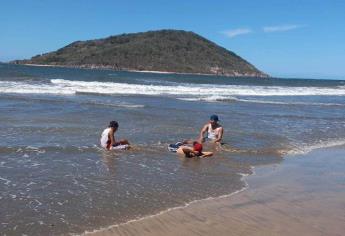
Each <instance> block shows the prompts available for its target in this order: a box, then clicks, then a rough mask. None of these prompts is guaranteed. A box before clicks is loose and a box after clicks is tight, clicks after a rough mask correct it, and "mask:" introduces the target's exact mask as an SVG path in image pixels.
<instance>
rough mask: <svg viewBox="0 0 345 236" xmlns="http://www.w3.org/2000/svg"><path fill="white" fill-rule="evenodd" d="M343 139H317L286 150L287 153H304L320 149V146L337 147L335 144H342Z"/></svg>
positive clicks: (344, 143) (344, 141)
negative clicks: (317, 140)
mask: <svg viewBox="0 0 345 236" xmlns="http://www.w3.org/2000/svg"><path fill="white" fill-rule="evenodd" d="M344 145H345V139H331V140H326V141H321V140H320V141H319V142H315V143H313V144H310V145H304V146H297V147H294V148H293V149H291V150H290V151H288V152H287V154H288V155H305V154H307V153H309V152H311V151H313V150H316V149H320V148H330V147H337V146H344Z"/></svg>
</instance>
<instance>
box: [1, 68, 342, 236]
mask: <svg viewBox="0 0 345 236" xmlns="http://www.w3.org/2000/svg"><path fill="white" fill-rule="evenodd" d="M344 108H345V81H341V80H338V81H335V80H307V79H275V78H268V79H263V78H230V77H221V76H204V75H177V74H151V73H134V72H118V71H112V70H85V69H84V70H82V69H68V68H57V67H29V66H19V65H7V64H0V127H1V129H0V209H1V211H0V232H1V234H6V235H21V234H27V235H61V234H70V233H82V232H85V231H92V230H96V229H99V228H101V227H107V226H109V225H114V224H118V223H124V222H127V221H130V220H133V219H138V218H141V217H145V216H148V215H152V214H157V213H158V212H161V211H164V210H167V209H169V208H173V207H179V206H183V205H185V204H187V203H189V202H191V201H194V200H200V199H205V198H209V197H218V196H221V195H226V194H231V193H232V192H235V191H238V190H240V189H242V188H243V187H245V186H246V184H245V183H244V182H243V181H242V176H243V175H245V174H250V173H251V168H252V167H253V166H258V165H265V164H271V163H279V162H281V160H282V158H283V157H284V156H287V155H294V154H301V153H306V152H309V151H311V150H313V149H315V148H321V147H328V146H335V145H344V144H345V109H344ZM212 114H217V115H218V116H219V118H220V123H221V124H222V126H223V127H224V140H223V141H224V143H225V144H224V145H223V146H222V148H214V147H213V146H212V145H206V146H205V150H207V151H208V150H210V151H214V152H215V154H214V156H213V157H211V158H207V159H193V158H192V159H186V158H181V157H178V156H176V155H175V154H174V153H170V152H168V151H167V146H168V144H170V143H175V142H176V141H181V140H183V139H189V138H197V136H198V134H199V131H200V129H201V127H202V126H203V125H204V124H205V123H207V121H208V119H209V116H210V115H212ZM111 120H117V121H118V122H119V125H120V126H119V130H118V132H117V133H116V138H126V139H128V140H129V141H130V142H131V143H132V145H133V148H132V149H131V150H128V151H113V152H109V151H104V150H102V149H101V148H100V146H99V138H100V134H101V132H102V131H103V129H104V128H106V127H107V125H108V123H109V121H111Z"/></svg>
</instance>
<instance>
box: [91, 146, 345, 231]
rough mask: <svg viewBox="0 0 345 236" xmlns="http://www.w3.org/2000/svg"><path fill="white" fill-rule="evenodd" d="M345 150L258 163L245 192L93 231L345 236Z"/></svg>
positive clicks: (333, 150)
mask: <svg viewBox="0 0 345 236" xmlns="http://www.w3.org/2000/svg"><path fill="white" fill-rule="evenodd" d="M344 168H345V149H344V148H337V149H335V148H333V149H323V150H316V151H313V152H311V153H309V154H308V155H305V156H299V157H288V158H286V159H285V161H284V162H283V164H281V165H271V166H263V167H259V168H256V174H255V175H253V176H250V177H248V178H247V182H248V184H249V188H248V189H247V190H245V191H243V192H241V193H238V194H235V195H232V196H230V197H224V198H219V199H214V200H205V201H199V202H196V203H193V204H191V205H189V206H188V207H185V208H180V209H176V210H171V211H168V212H165V213H163V214H160V215H157V216H152V217H147V218H144V219H141V220H138V221H132V222H129V223H126V224H121V225H117V226H112V227H109V228H108V229H104V230H101V231H97V232H94V233H92V235H97V236H105V235H107V236H108V235H135V236H138V235H157V236H158V235H159V236H161V235H163V236H169V235H188V236H190V235H227V236H228V235H265V236H267V235H282V236H284V235H313V236H317V235H320V236H321V235H323V236H325V235H339V236H340V235H345V171H344Z"/></svg>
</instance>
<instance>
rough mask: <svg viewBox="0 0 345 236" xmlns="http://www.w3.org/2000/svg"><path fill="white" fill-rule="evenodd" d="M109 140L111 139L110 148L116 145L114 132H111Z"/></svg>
mask: <svg viewBox="0 0 345 236" xmlns="http://www.w3.org/2000/svg"><path fill="white" fill-rule="evenodd" d="M109 139H110V146H113V145H114V144H115V137H114V131H113V130H110V131H109Z"/></svg>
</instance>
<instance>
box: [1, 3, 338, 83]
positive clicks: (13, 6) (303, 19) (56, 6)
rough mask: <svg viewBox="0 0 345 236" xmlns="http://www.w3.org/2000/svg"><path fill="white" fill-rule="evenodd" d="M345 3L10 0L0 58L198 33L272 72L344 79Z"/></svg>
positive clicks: (4, 9)
mask: <svg viewBox="0 0 345 236" xmlns="http://www.w3.org/2000/svg"><path fill="white" fill-rule="evenodd" d="M344 11H345V0H343V1H335V0H328V1H327V0H322V1H321V0H300V1H296V0H286V1H283V0H275V1H273V0H270V1H264V0H262V1H250V0H241V1H200V0H199V1H196V0H189V1H172V0H170V1H158V0H156V1H115V0H113V1H110V0H108V1H105V0H98V1H89V0H84V1H83V0H74V1H72V0H70V1H66V0H59V1H53V0H45V1H40V0H36V1H33V0H31V1H30V0H22V1H19V0H17V1H16V0H12V1H10V0H8V1H7V0H4V1H1V6H0V61H9V60H13V59H23V58H30V57H32V56H34V55H36V54H40V53H44V52H49V51H53V50H56V49H58V48H61V47H63V46H65V45H66V44H69V43H71V42H73V41H76V40H86V39H94V38H102V37H107V36H110V35H117V34H121V33H129V32H142V31H147V30H157V29H183V30H189V31H194V32H196V33H198V34H200V35H202V36H204V37H206V38H208V39H210V40H212V41H214V42H215V43H217V44H219V45H221V46H223V47H225V48H227V49H229V50H231V51H234V52H235V53H237V54H238V55H240V56H241V57H243V58H244V59H246V60H248V61H249V62H251V63H252V64H253V65H255V66H256V67H257V68H259V69H260V70H263V71H265V72H267V73H269V74H270V75H272V76H279V77H304V78H326V79H327V78H329V79H345V27H344V24H345V14H344Z"/></svg>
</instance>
